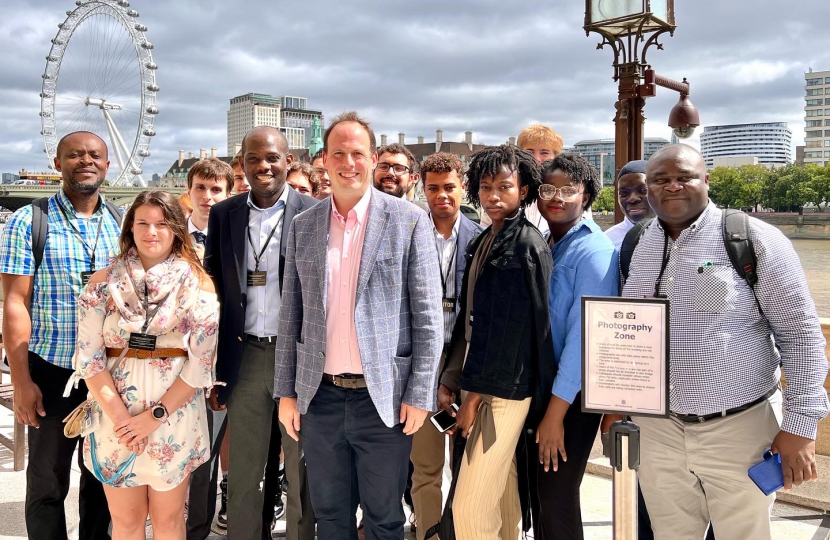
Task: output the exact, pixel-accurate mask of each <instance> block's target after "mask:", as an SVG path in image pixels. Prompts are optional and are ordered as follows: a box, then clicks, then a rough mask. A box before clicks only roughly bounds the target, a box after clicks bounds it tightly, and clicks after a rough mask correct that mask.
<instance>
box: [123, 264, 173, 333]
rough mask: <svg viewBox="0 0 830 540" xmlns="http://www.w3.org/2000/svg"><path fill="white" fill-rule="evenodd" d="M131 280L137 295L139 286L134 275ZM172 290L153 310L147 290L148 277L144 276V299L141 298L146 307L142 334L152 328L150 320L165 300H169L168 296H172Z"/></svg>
mask: <svg viewBox="0 0 830 540" xmlns="http://www.w3.org/2000/svg"><path fill="white" fill-rule="evenodd" d="M130 281H131V282H132V284H133V290H134V291H135V292H136V295H137V294H138V287H137V286H136V284H135V281H133V277H132V276H130ZM171 292H173V290H172V289H171V290H170V291H168V292H167V294H165V295H164V297H163V298H162V299H161V300H159V301H158V302H156V307H154V308H153V310H152V311H151V310H150V299H149V298H148V292H147V278H146V277H145V278H144V299H143V300H141V305H142V306H143V307H144V326H142V327H141V333H142V334H146V333H147V329H148V328H150V322H152V320H153V317H155V316H156V313H158V310H159V308H160V307H161V306H162V305H164V302H166V301H167V298H168V297H169V296H170V293H171Z"/></svg>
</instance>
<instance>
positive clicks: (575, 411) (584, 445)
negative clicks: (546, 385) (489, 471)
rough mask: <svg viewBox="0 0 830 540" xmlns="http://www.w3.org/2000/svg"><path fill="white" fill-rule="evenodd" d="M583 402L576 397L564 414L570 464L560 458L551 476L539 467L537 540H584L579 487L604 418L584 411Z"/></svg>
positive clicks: (535, 526) (535, 532) (578, 396)
mask: <svg viewBox="0 0 830 540" xmlns="http://www.w3.org/2000/svg"><path fill="white" fill-rule="evenodd" d="M581 402H582V398H581V395H580V394H577V395H576V398H575V399H574V401H573V403H572V404H571V406H570V408H568V412H567V413H566V414H565V418H564V422H563V423H564V427H565V452H566V453H567V454H568V461H562V458H561V456H560V458H559V470H558V471H556V472H554V471H553V469H551V470H550V471H548V472H545V470H544V469H543V468H542V467H538V469H537V470H538V473H537V485H538V495H539V511H538V519H536V520H535V522H534V524H533V525H534V526H533V529H534V537H535V538H536V539H537V540H583V538H584V536H583V532H582V509H581V507H580V504H579V487H580V485H582V476H583V475H584V474H585V467H586V465H587V464H588V458H589V457H590V455H591V447H592V446H593V444H594V440H595V439H596V436H597V431H598V430H599V424H600V421H601V420H602V415H601V414H594V413H585V412H582V410H581Z"/></svg>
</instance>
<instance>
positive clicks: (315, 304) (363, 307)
mask: <svg viewBox="0 0 830 540" xmlns="http://www.w3.org/2000/svg"><path fill="white" fill-rule="evenodd" d="M369 189H374V188H369ZM331 205H332V198H331V197H329V198H327V199H324V200H323V201H321V202H320V203H319V204H317V205H316V206H314V207H312V208H310V209H309V210H307V211H306V212H304V213H302V214H301V215H299V216H297V217H296V218H295V219H294V222H293V223H292V224H291V229H290V231H289V233H288V245H287V249H286V256H285V275H284V282H283V294H282V306H281V308H280V322H279V328H278V331H277V344H276V360H275V369H274V397H294V396H296V397H297V407H298V409H299V411H300V413H301V414H305V413H306V411H307V410H308V405H309V403H311V400H312V399H313V398H314V395H315V394H316V393H317V388H318V387H319V385H320V382H321V380H322V377H323V367H324V365H325V352H326V272H327V252H328V235H327V231H328V230H329V221H330V219H331V212H332V208H331ZM366 221H367V223H366V231H365V237H364V241H363V253H362V256H361V260H360V269H359V271H358V281H357V292H356V299H355V313H354V317H355V329H356V331H357V341H358V347H359V349H360V360H361V364H362V366H363V374H364V377H365V378H366V384H367V386H368V389H369V395H370V396H371V398H372V402H373V403H374V404H375V408H376V409H377V411H378V414H379V415H380V418H381V419H382V420H383V423H384V424H386V425H387V426H389V427H392V426H395V425H396V424H398V423H399V418H400V407H401V402H402V401H403V402H406V403H407V404H408V405H411V406H413V407H417V408H419V409H424V410H427V411H431V410H434V409H435V407H436V391H437V388H438V362H439V359H440V355H441V348H442V346H443V319H442V308H441V283H440V281H439V275H438V272H439V270H438V260H437V258H436V256H435V246H434V243H433V239H432V224H431V223H430V219H429V216H428V215H427V214H426V213H425V212H423V211H422V210H420V209H419V208H417V207H416V206H414V205H412V204H411V203H409V202H408V201H403V200H400V199H397V198H395V197H391V196H389V195H386V194H385V193H383V192H381V191H377V190H375V191H373V192H372V195H371V199H370V202H369V212H368V217H367V220H366Z"/></svg>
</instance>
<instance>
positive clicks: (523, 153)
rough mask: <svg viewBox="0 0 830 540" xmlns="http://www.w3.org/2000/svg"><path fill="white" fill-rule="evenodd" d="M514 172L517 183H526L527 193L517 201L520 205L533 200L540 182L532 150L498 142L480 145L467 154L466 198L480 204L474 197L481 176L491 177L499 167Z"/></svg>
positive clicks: (522, 205) (476, 195)
mask: <svg viewBox="0 0 830 540" xmlns="http://www.w3.org/2000/svg"><path fill="white" fill-rule="evenodd" d="M503 167H506V168H507V169H508V170H510V171H512V172H515V173H518V179H519V187H520V188H521V187H524V186H527V188H528V189H527V196H526V197H525V198H524V200H522V201H521V203H520V204H521V207H522V208H524V207H526V206H527V205H529V204H531V203H533V202H534V201H536V198H537V197H538V195H539V185H540V184H541V183H542V175H541V173H540V170H539V164H538V163H537V162H536V159H535V158H534V157H533V154H531V153H530V152H528V151H527V150H522V149H521V148H519V147H518V146H514V145H511V144H502V145H500V146H488V147H487V148H482V149H481V150H478V151H477V152H475V153H473V155H472V156H470V166H469V169H467V200H468V201H470V203H471V204H472V205H473V206H475V207H477V208H481V201H480V200H479V198H478V188H479V185H480V184H481V179H482V178H483V177H485V176H490V177H493V178H495V177H496V176H497V175H499V174H501V172H502V168H503Z"/></svg>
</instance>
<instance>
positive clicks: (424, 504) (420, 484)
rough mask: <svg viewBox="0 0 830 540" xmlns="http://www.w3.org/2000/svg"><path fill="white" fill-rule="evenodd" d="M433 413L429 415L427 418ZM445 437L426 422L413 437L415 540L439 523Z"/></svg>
mask: <svg viewBox="0 0 830 540" xmlns="http://www.w3.org/2000/svg"><path fill="white" fill-rule="evenodd" d="M433 414H434V413H429V414H428V415H427V418H428V419H429V418H430V417H432V415H433ZM447 438H448V436H447V435H444V434H443V433H441V432H439V431H438V430H437V429H435V426H434V425H433V424H432V422H430V421H429V420H427V421H426V422H424V425H423V426H422V427H421V429H419V430H418V431H416V432H415V435H413V436H412V453H411V454H410V456H409V459H410V460H411V461H412V467H413V472H412V489H411V490H410V493H411V495H412V504H413V506H414V507H415V517H416V518H417V520H418V521H417V523H418V530H417V540H424V535H425V534H426V532H427V530H428V529H429V528H430V527H432V526H433V525H435V524H436V523H438V522H439V521H440V520H441V510H442V509H441V502H442V494H441V481H442V474H443V470H444V450H445V446H446V444H447V442H446V440H447Z"/></svg>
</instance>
